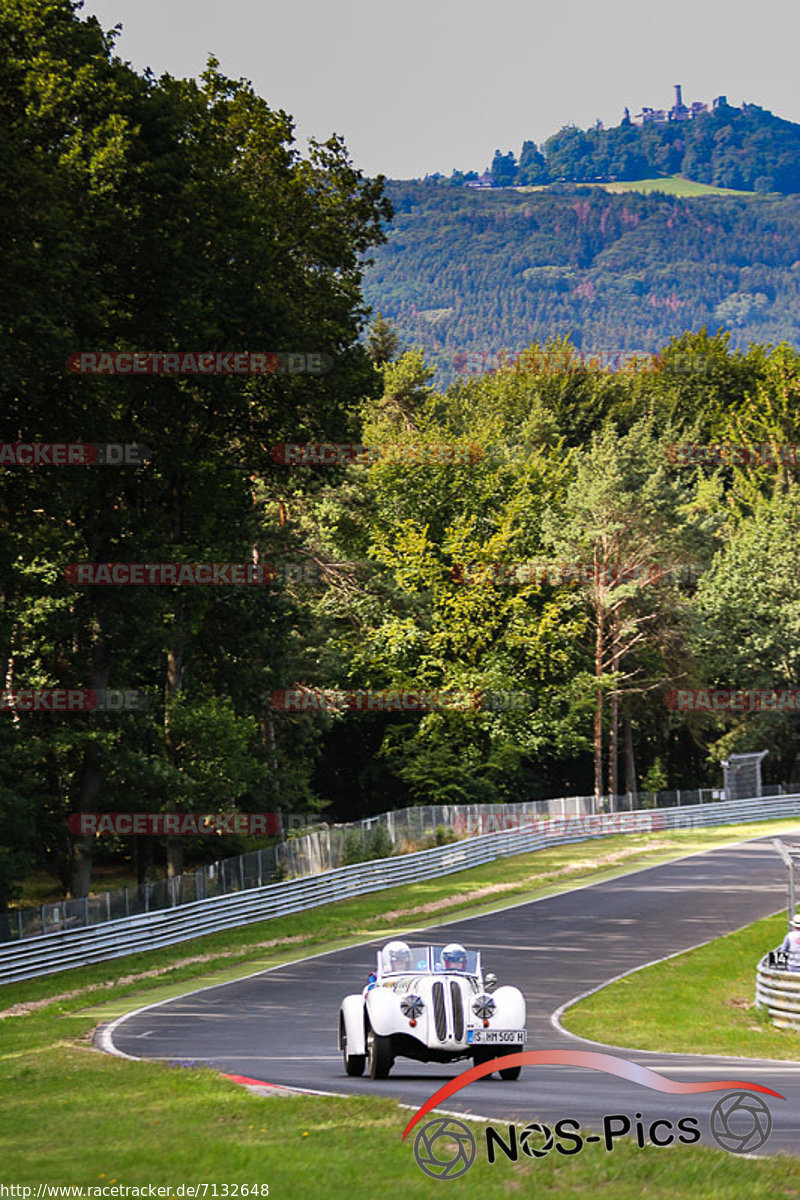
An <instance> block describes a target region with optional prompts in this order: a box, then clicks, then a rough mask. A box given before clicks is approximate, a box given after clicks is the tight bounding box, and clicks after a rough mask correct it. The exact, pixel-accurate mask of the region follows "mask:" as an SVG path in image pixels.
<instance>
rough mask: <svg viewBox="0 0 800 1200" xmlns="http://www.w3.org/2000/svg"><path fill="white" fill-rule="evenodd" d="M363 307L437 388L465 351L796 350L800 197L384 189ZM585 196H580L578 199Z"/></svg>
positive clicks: (425, 186)
mask: <svg viewBox="0 0 800 1200" xmlns="http://www.w3.org/2000/svg"><path fill="white" fill-rule="evenodd" d="M387 192H388V195H389V198H390V200H391V202H392V204H393V206H394V213H395V215H394V219H393V220H392V222H391V223H390V224H389V227H388V230H387V234H388V242H387V243H386V245H383V246H379V247H377V248H376V249H374V250H373V251H371V258H372V259H373V264H372V266H370V267H369V268H368V270H367V273H366V277H365V281H364V283H365V296H366V299H367V301H368V303H370V304H371V305H372V306H373V309H374V311H376V312H380V313H382V315H383V316H384V317H385V318H387V319H389V320H390V321H391V322H392V323H393V324H394V325H395V326H396V328H397V331H398V333H399V335H400V338H401V342H402V344H403V345H405V346H411V345H418V346H421V347H422V348H423V350H424V352H425V358H426V361H427V362H428V363H429V364H430V365H431V366H432V367H435V368H436V382H437V383H439V384H443V383H448V382H451V381H452V380H453V379H455V378H458V376H459V375H460V374H461V373H462V372H461V371H460V369H459V366H458V363H459V362H461V360H462V359H463V356H464V355H465V354H484V353H486V352H491V353H492V354H494V355H495V356H496V353H497V351H499V350H500V349H501V348H504V349H507V350H509V351H511V352H512V353H519V352H520V351H521V350H523V349H524V348H525V347H526V346H528V345H529V344H530V343H531V342H532V341H540V342H542V343H544V342H545V341H546V340H547V339H548V338H549V337H557V336H567V335H569V336H570V337H571V338H572V340H573V343H574V344H575V345H576V347H577V348H578V349H580V350H582V351H600V350H607V351H619V350H642V351H655V350H658V349H659V348H660V347H661V346H663V345H664V344H665V343H666V342H667V341H668V340H669V338H671V337H675V336H678V335H679V334H681V333H682V332H683V331H684V330H686V329H693V330H699V329H701V328H702V327H703V326H707V327H708V328H709V329H711V330H712V331H715V330H717V329H718V328H719V327H721V326H722V327H724V328H727V329H729V330H730V331H731V334H732V343H733V345H734V346H742V347H743V346H745V345H747V343H748V342H751V341H759V342H772V343H778V342H781V341H786V342H788V343H789V344H790V345H793V346H800V196H774V195H772V196H730V197H728V196H725V197H722V196H708V197H701V198H698V199H691V200H687V199H682V198H680V197H676V196H667V195H663V194H655V195H652V196H645V195H641V194H639V193H634V192H632V193H627V194H625V195H611V194H609V193H607V192H605V191H602V190H600V189H597V188H581V189H579V194H577V195H570V196H567V195H558V194H553V193H550V192H548V191H544V192H515V191H511V190H502V191H500V190H496V189H494V190H486V191H481V190H473V189H470V188H464V187H460V188H454V187H447V186H443V185H442V184H441V183H436V182H427V183H390V184H389V185H388V188H387ZM582 192H583V193H586V194H580V193H582Z"/></svg>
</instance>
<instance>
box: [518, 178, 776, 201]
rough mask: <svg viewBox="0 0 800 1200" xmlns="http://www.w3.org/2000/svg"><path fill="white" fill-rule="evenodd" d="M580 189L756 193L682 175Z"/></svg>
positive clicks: (544, 188) (540, 187)
mask: <svg viewBox="0 0 800 1200" xmlns="http://www.w3.org/2000/svg"><path fill="white" fill-rule="evenodd" d="M548 186H549V185H547V184H536V185H534V186H531V187H518V188H514V191H517V192H544V191H547V187H548ZM577 186H578V187H592V188H602V189H604V190H605V191H606V192H644V193H645V194H646V195H649V193H651V192H663V193H665V195H667V196H687V197H693V196H753V195H755V193H754V192H746V191H741V190H739V189H738V188H722V187H715V186H714V185H713V184H710V183H696V182H695V180H693V179H684V177H683V176H682V175H665V176H663V177H661V178H658V179H625V180H619V181H618V182H617V183H580V184H578V185H577Z"/></svg>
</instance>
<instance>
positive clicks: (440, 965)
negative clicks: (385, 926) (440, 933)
mask: <svg viewBox="0 0 800 1200" xmlns="http://www.w3.org/2000/svg"><path fill="white" fill-rule="evenodd" d="M408 949H409V956H408V959H406V958H405V955H402V956H400V957H398V956H397V955H396V953H395V954H393V955H387V954H386V952H385V951H381V950H379V951H378V966H379V969H380V971H381V974H382V975H408V974H414V975H419V974H433V973H437V972H441V971H462V972H464V973H465V974H467V975H478V974H480V953H479V952H478V951H477V950H465V949H464V948H463V947H461V946H455V947H454V946H453V945H452V944H449V943H448V944H444V943H443V944H442V945H437V946H409V947H408Z"/></svg>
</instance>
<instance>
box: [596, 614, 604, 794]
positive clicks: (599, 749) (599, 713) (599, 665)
mask: <svg viewBox="0 0 800 1200" xmlns="http://www.w3.org/2000/svg"><path fill="white" fill-rule="evenodd" d="M595 611H596V614H597V638H596V641H595V653H594V673H595V677H596V678H597V679H598V680H599V679H600V677H601V676H602V674H603V624H604V622H603V607H602V604H601V603H599V602H598V604H597V606H596V610H595ZM602 795H603V689H602V688H601V687H598V688H597V691H596V692H595V697H594V797H595V800H597V801H598V802H599V801H600V799H601V798H602Z"/></svg>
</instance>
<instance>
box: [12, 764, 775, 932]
mask: <svg viewBox="0 0 800 1200" xmlns="http://www.w3.org/2000/svg"><path fill="white" fill-rule="evenodd" d="M784 793H786V794H789V795H791V794H792V789H791V788H789V787H785V786H784V785H783V784H780V783H778V784H764V786H763V788H762V789H761V792H760V795H761V796H762V797H766V796H780V795H783V794H784ZM730 798H731V799H732V798H733V797H730ZM737 798H738V797H737ZM721 799H724V795H723V794H722V793H719V792H718V790H717V789H714V788H697V789H692V790H690V791H686V789H679V790H676V791H661V792H641V793H639V794H638V796H637V795H635V794H634V793H632V792H627V793H625V794H624V795H617V796H603V797H600V798H599V799H597V798H596V797H595V796H561V797H557V798H551V799H549V800H524V801H521V802H517V803H515V804H420V805H415V806H414V807H413V808H399V809H393V810H392V811H391V812H384V813H378V814H376V815H374V816H371V817H364V818H362V819H361V820H360V821H350V822H347V823H345V824H343V825H328V824H327V823H326V822H325V821H322V820H320V821H318V822H317V824H316V828H312V829H311V830H310V831H309V832H307V833H306V834H304V835H297V834H296V833H294V832H293V833H292V835H291V836H290V837H288V838H286V837H285V838H284V840H283V841H282V842H280V843H273V844H271V845H267V846H262V847H261V849H259V850H250V851H247V852H246V853H244V854H239V855H233V856H231V857H228V858H223V859H218V860H217V861H216V862H212V863H206V864H204V865H203V866H199V867H196V868H195V869H194V870H192V871H187V872H184V873H183V874H181V875H173V876H170V877H169V878H167V879H157V880H153V881H148V882H145V883H141V884H140V885H139V886H138V887H136V888H127V887H121V888H115V889H114V890H112V891H108V892H94V893H92V894H91V895H87V896H80V897H77V898H74V899H71V900H57V901H55V902H53V901H50V902H49V903H47V904H40V905H38V906H37V907H36V908H13V909H10V910H9V911H8V912H5V913H0V943H2V942H13V941H22V939H23V938H30V937H38V936H39V935H40V934H43V933H60V932H61V931H62V930H65V929H81V928H83V927H84V926H88V925H103V924H105V923H106V922H108V921H116V920H121V919H122V918H123V917H126V918H127V917H135V916H138V915H139V914H140V913H149V912H155V911H156V909H161V908H177V907H179V906H180V905H182V904H192V903H193V902H194V901H195V900H209V899H210V898H211V897H212V896H224V895H229V894H230V893H231V892H244V891H248V890H249V889H251V888H255V887H259V888H260V887H265V886H266V885H267V884H269V883H279V882H280V881H282V880H286V879H299V878H301V877H302V876H305V875H319V874H321V873H322V872H323V871H335V870H336V869H337V868H338V867H345V866H350V865H351V864H352V863H355V862H368V861H371V860H372V859H373V858H385V857H386V856H387V853H391V854H408V853H411V852H413V851H415V850H423V849H428V848H429V847H430V846H431V845H434V844H439V843H438V841H437V842H434V841H433V840H432V839H434V838H436V835H437V834H438V833H439V831H440V830H443V831H444V832H445V833H446V832H448V831H449V832H452V833H455V834H456V835H457V836H460V837H465V836H467V835H468V834H470V833H471V834H473V835H477V834H479V833H495V832H497V831H498V830H504V829H517V828H519V826H520V825H522V824H524V823H525V822H526V821H532V820H534V819H535V818H537V817H553V816H568V815H570V814H574V815H586V814H588V813H609V812H611V813H614V812H633V811H636V809H637V807H639V808H643V809H649V808H671V807H674V806H676V805H677V806H678V807H679V808H680V807H684V808H686V807H691V806H692V805H694V804H703V803H716V802H717V801H718V800H721ZM635 801H638V802H639V803H638V805H637V803H635ZM284 816H285V818H286V821H287V823H288V827H289V829H291V830H292V831H294V830H295V826H294V824H293V822H294V815H293V814H292V813H288V814H284ZM281 820H283V818H281ZM300 820H301V825H302V824H307V818H300ZM289 829H282V832H283V833H284V835H285V834H286V833H287V832H289ZM425 841H427V842H428V845H427V846H425V845H424V844H423V845H420V843H421V842H422V843H424V842H425ZM387 843H388V847H390V848H389V849H387ZM379 847H380V848H379Z"/></svg>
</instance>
